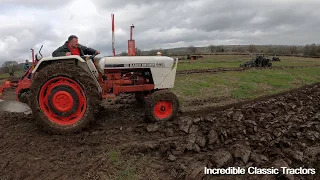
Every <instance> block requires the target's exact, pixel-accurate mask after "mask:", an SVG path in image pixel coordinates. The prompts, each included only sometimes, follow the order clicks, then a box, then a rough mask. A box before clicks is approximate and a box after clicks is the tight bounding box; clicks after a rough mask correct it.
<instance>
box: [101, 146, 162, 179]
mask: <svg viewBox="0 0 320 180" xmlns="http://www.w3.org/2000/svg"><path fill="white" fill-rule="evenodd" d="M106 156H108V162H109V163H108V165H106V166H105V167H104V169H105V170H104V172H105V173H104V174H103V175H102V177H103V178H102V179H106V180H107V179H115V180H140V179H146V177H147V178H148V179H158V178H159V177H158V175H157V173H155V172H154V170H153V169H152V168H150V167H149V165H150V164H155V162H154V161H155V160H154V159H153V158H152V157H149V156H144V155H142V154H139V155H127V154H122V153H121V151H119V150H117V149H113V150H109V151H108V152H107V153H106Z"/></svg>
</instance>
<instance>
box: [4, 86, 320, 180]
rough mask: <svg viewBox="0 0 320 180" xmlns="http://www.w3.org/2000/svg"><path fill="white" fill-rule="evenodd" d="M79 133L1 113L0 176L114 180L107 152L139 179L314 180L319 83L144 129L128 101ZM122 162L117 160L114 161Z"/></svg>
mask: <svg viewBox="0 0 320 180" xmlns="http://www.w3.org/2000/svg"><path fill="white" fill-rule="evenodd" d="M116 106H117V108H110V107H115V106H112V105H109V107H108V108H107V109H106V110H105V111H104V112H101V113H100V114H99V116H98V117H97V120H96V122H95V123H93V124H92V125H91V127H90V128H88V129H86V130H85V131H84V132H81V133H77V134H73V135H69V136H66V135H64V136H62V135H49V134H47V133H46V132H44V131H42V130H41V129H39V128H38V127H37V126H36V125H35V123H34V121H36V119H34V118H33V117H32V115H24V114H17V113H3V112H2V113H1V114H0V119H1V121H0V177H1V178H0V179H109V178H111V179H113V178H116V177H118V176H117V175H114V174H113V173H112V172H113V171H117V170H118V169H117V168H121V167H122V166H124V165H123V164H122V165H120V166H115V165H114V163H113V161H114V158H113V157H112V156H111V157H110V153H112V151H114V150H117V151H119V152H121V154H122V156H123V157H125V158H126V159H127V160H129V159H134V161H133V164H131V165H132V166H137V169H138V172H137V174H138V176H139V177H140V178H141V179H156V178H158V179H201V178H204V179H277V178H278V179H320V163H319V162H320V84H316V85H313V86H307V87H305V88H302V89H299V90H297V91H291V92H290V93H287V94H283V93H282V94H281V95H279V96H274V97H270V98H264V99H260V100H258V101H252V102H246V103H243V104H238V105H237V106H236V107H234V108H232V106H228V107H226V108H217V109H212V111H210V110H206V112H205V113H204V112H200V111H199V112H193V113H185V114H181V115H180V117H178V118H177V119H176V120H174V121H172V122H163V123H159V124H147V123H144V121H143V113H141V111H142V107H138V104H136V103H135V101H134V100H133V99H132V97H131V96H128V97H124V98H123V99H120V100H118V101H117V102H116ZM120 164H121V163H120ZM283 166H285V167H290V168H300V167H303V168H315V169H316V174H315V175H288V174H286V175H281V174H279V175H248V174H246V175H242V176H240V175H239V176H223V175H220V176H216V175H215V176H214V175H210V176H203V171H204V167H208V168H218V167H225V168H227V167H266V168H271V167H283Z"/></svg>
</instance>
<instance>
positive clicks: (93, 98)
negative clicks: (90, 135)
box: [30, 63, 100, 134]
mask: <svg viewBox="0 0 320 180" xmlns="http://www.w3.org/2000/svg"><path fill="white" fill-rule="evenodd" d="M93 82H94V81H93V79H92V77H91V76H90V75H89V73H87V72H86V71H84V70H83V69H82V68H80V67H79V66H77V65H75V64H64V63H61V64H53V65H48V66H47V67H45V68H43V69H42V70H41V71H40V72H38V74H37V76H36V77H35V79H34V81H33V83H32V87H31V96H30V100H31V102H30V104H31V109H32V111H33V114H34V116H35V117H36V119H37V120H38V122H39V124H40V125H42V126H43V127H44V128H45V129H46V130H48V131H50V132H53V133H58V134H64V133H72V132H76V131H80V130H82V129H83V128H84V127H85V126H86V125H87V124H88V123H89V122H90V121H92V120H93V119H94V114H95V113H96V112H97V110H98V107H97V106H98V105H99V102H100V101H99V93H98V88H97V87H96V86H95V84H94V83H93Z"/></svg>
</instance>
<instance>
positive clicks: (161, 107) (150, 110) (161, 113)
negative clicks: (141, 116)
mask: <svg viewBox="0 0 320 180" xmlns="http://www.w3.org/2000/svg"><path fill="white" fill-rule="evenodd" d="M178 111H179V100H178V98H177V96H176V95H175V94H173V93H172V92H170V91H167V90H160V91H155V92H153V93H152V94H150V95H149V96H148V97H147V99H146V101H145V118H146V120H147V121H148V122H159V121H169V120H172V119H174V118H175V117H176V116H177V113H178Z"/></svg>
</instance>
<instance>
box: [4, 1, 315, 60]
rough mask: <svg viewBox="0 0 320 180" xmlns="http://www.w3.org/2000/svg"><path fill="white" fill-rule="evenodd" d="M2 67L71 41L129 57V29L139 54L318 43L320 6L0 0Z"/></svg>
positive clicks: (304, 3)
mask: <svg viewBox="0 0 320 180" xmlns="http://www.w3.org/2000/svg"><path fill="white" fill-rule="evenodd" d="M0 4H1V7H0V23H1V26H0V63H1V62H3V61H6V60H19V61H21V60H24V59H26V58H29V59H31V57H30V49H31V48H35V49H38V48H40V46H41V44H43V45H44V48H43V53H42V54H43V55H45V56H51V53H52V51H53V50H55V49H56V48H58V47H59V46H61V45H62V44H63V43H64V42H65V41H66V39H67V37H68V36H69V35H71V34H75V35H77V36H78V37H79V41H80V43H82V44H84V45H88V46H90V47H93V48H96V49H98V50H101V51H102V55H110V54H111V16H110V15H111V13H115V21H116V33H115V34H116V50H117V52H119V53H120V52H121V51H125V50H126V49H127V40H128V39H129V30H130V26H131V24H134V25H135V29H134V35H133V37H134V39H135V40H136V45H137V47H139V48H141V49H152V48H166V47H168V48H172V47H180V46H189V45H196V46H202V45H209V44H212V43H214V44H223V45H225V44H255V43H257V44H306V43H313V42H315V43H319V42H317V41H316V40H317V39H318V38H317V37H318V32H319V30H320V25H319V18H318V17H319V16H320V12H319V11H318V8H317V7H319V5H320V1H318V0H287V1H286V0H271V1H265V0H225V1H218V0H174V1H172V0H162V1H158V0H139V1H137V0H129V1H128V0H118V1H111V0H73V1H65V0H64V1H62V0H55V1H40V0H0Z"/></svg>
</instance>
